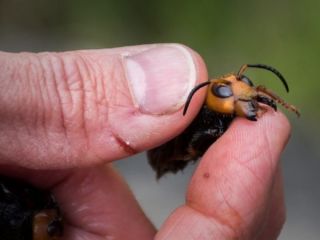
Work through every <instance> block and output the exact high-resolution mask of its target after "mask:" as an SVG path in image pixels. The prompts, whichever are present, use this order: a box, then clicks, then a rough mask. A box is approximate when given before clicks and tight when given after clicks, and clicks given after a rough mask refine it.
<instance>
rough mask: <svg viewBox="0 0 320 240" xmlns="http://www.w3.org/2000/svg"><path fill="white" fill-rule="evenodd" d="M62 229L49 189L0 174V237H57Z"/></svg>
mask: <svg viewBox="0 0 320 240" xmlns="http://www.w3.org/2000/svg"><path fill="white" fill-rule="evenodd" d="M62 232H63V223H62V217H61V214H60V210H59V207H58V205H57V202H56V201H55V199H54V197H53V196H52V195H51V194H50V193H49V192H46V191H43V190H39V189H36V188H34V187H32V186H30V185H27V184H25V183H22V182H18V181H16V180H12V179H8V178H4V177H0V239H1V240H59V239H60V237H61V236H62Z"/></svg>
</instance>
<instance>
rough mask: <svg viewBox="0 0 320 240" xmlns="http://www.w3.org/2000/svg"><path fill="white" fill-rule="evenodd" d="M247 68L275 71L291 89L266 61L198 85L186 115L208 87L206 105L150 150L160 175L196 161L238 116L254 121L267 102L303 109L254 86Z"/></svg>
mask: <svg viewBox="0 0 320 240" xmlns="http://www.w3.org/2000/svg"><path fill="white" fill-rule="evenodd" d="M247 68H262V69H265V70H268V71H271V72H273V73H274V74H275V75H277V76H278V78H279V79H280V80H281V81H282V83H283V84H284V86H285V89H286V90H287V92H288V91H289V87H288V84H287V82H286V80H285V79H284V77H283V76H282V75H281V73H280V72H279V71H278V70H276V69H275V68H273V67H270V66H267V65H264V64H245V65H243V66H242V67H241V68H240V70H239V72H238V73H237V74H228V75H225V76H222V77H220V78H217V79H211V80H209V81H207V82H203V83H201V84H199V85H198V86H196V87H195V88H194V89H193V90H192V91H191V92H190V94H189V96H188V99H187V102H186V104H185V108H184V110H183V115H185V114H186V112H187V110H188V107H189V104H190V101H191V99H192V97H193V95H194V94H195V93H196V91H197V90H199V89H200V88H202V87H204V86H208V89H207V95H206V100H205V104H204V105H203V107H202V108H201V110H200V112H199V113H198V115H197V116H196V118H195V119H194V121H193V122H192V123H191V124H190V126H189V127H187V129H186V130H185V131H184V132H183V133H182V134H180V135H179V136H178V137H176V138H174V139H172V140H171V141H169V142H167V143H165V144H163V145H161V146H159V147H157V148H154V149H152V150H150V151H148V158H149V163H150V165H151V166H152V168H153V169H154V170H155V171H156V174H157V178H160V177H161V176H162V175H164V174H165V173H167V172H173V173H176V172H177V171H179V170H182V169H184V168H185V167H186V165H187V164H188V163H189V162H190V161H196V160H197V159H198V158H199V157H201V156H202V155H203V153H204V152H205V151H206V150H207V149H208V147H209V146H210V145H211V144H212V143H213V142H215V141H216V140H217V139H218V138H219V137H220V136H221V135H222V134H223V133H224V132H225V131H226V130H227V128H228V127H229V125H230V123H231V121H232V120H233V119H234V118H235V117H237V116H238V117H244V118H247V119H248V120H250V121H257V118H258V117H259V116H261V115H262V114H263V112H265V111H267V107H266V105H268V106H270V107H272V108H273V109H274V110H275V111H276V110H277V103H278V104H280V105H282V106H284V107H285V108H287V109H289V110H291V111H293V112H295V113H296V114H297V115H298V116H299V115H300V113H299V111H298V110H297V109H296V108H295V107H294V106H293V105H290V104H287V103H286V102H285V101H284V100H282V99H281V98H280V97H278V96H277V95H276V94H274V93H273V92H272V91H270V90H268V89H267V88H265V87H263V86H254V85H253V83H252V82H251V80H250V79H249V78H248V77H246V76H245V75H243V73H244V71H245V70H246V69H247Z"/></svg>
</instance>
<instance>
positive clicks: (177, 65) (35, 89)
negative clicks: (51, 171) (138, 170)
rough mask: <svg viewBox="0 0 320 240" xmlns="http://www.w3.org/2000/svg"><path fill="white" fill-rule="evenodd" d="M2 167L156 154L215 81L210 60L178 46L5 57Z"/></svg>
mask: <svg viewBox="0 0 320 240" xmlns="http://www.w3.org/2000/svg"><path fill="white" fill-rule="evenodd" d="M0 71H1V76H0V84H1V86H2V87H1V89H0V116H1V118H0V132H1V134H0V162H1V163H3V164H9V165H19V166H23V167H28V168H65V167H74V166H86V165H91V164H94V163H99V162H105V161H110V160H114V159H118V158H122V157H125V156H128V155H130V154H133V153H135V152H139V151H143V150H145V149H149V148H152V147H154V146H156V145H158V144H160V143H162V142H164V141H166V140H167V139H168V138H170V137H173V136H175V135H177V134H178V133H179V132H180V131H182V130H183V128H185V127H186V125H187V124H188V123H189V122H190V121H191V118H192V117H193V116H194V115H195V114H196V112H197V110H196V109H197V108H199V106H200V105H201V102H202V97H203V92H202V95H201V94H198V95H197V96H195V98H194V100H193V103H192V106H191V108H190V112H191V113H192V114H188V116H187V117H182V114H181V111H180V109H181V107H182V106H183V104H184V102H185V100H186V97H187V95H188V93H189V92H190V90H191V89H192V88H193V86H194V85H195V84H196V83H197V82H201V81H204V80H206V79H207V73H206V68H205V65H204V63H203V61H202V59H201V58H200V57H199V55H198V54H196V53H195V52H194V51H192V50H191V49H189V48H187V47H185V46H182V45H178V44H154V45H142V46H134V47H125V48H116V49H104V50H85V51H72V52H63V53H39V54H34V53H19V54H11V53H4V52H2V53H0Z"/></svg>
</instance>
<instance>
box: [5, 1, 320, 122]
mask: <svg viewBox="0 0 320 240" xmlns="http://www.w3.org/2000/svg"><path fill="white" fill-rule="evenodd" d="M319 9H320V1H316V0H305V1H289V0H283V1H276V0H270V1H253V0H247V1H222V0H198V1H192V0H185V1H173V0H162V1H148V0H135V1H132V0H96V1H85V0H55V1H51V0H29V1H26V0H0V41H1V40H2V41H1V42H3V46H4V48H2V49H3V50H10V51H21V50H24V51H25V50H31V51H43V50H66V49H77V48H102V47H119V46H126V45H135V44H144V43H155V42H179V43H183V44H186V45H188V46H190V47H191V48H193V49H195V50H196V51H198V52H199V53H200V54H201V55H202V56H203V58H204V59H205V61H206V63H207V65H208V69H209V74H210V76H213V77H214V76H219V75H221V74H224V73H227V72H230V71H237V70H238V68H239V67H240V65H241V64H243V63H265V64H269V65H272V66H275V67H276V68H278V69H279V70H281V72H282V73H283V74H284V75H285V77H286V78H287V80H288V82H289V85H290V88H291V92H290V94H289V95H285V91H284V90H283V87H282V86H281V84H280V82H279V81H276V79H275V77H273V76H271V75H270V73H264V72H261V71H251V72H250V74H249V75H250V76H251V77H252V78H253V79H260V80H261V81H259V82H260V83H263V84H265V85H267V86H268V87H270V88H272V89H274V90H276V92H278V93H279V95H281V96H283V97H284V98H285V99H286V100H288V101H289V102H292V103H294V104H296V105H297V106H299V108H300V109H302V117H303V118H304V119H305V120H306V119H307V120H308V121H309V120H310V121H311V122H314V123H315V124H316V123H317V121H318V120H320V111H317V110H318V104H317V102H318V101H319V100H318V97H317V95H318V91H319V86H320V83H319V81H318V80H317V79H318V65H319V63H318V57H319V56H320V54H319V53H320V47H319V42H320V15H319ZM39 39H40V40H39ZM8 42H9V43H10V44H8ZM12 42H15V43H12ZM269 80H270V81H269ZM266 81H268V82H266ZM290 116H291V117H293V115H290Z"/></svg>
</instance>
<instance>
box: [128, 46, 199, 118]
mask: <svg viewBox="0 0 320 240" xmlns="http://www.w3.org/2000/svg"><path fill="white" fill-rule="evenodd" d="M124 64H125V68H126V74H127V79H128V82H129V87H130V91H131V94H132V96H133V99H134V101H135V104H136V105H137V107H139V108H140V110H141V111H142V112H145V113H150V114H165V113H169V112H175V111H177V110H178V109H179V108H180V107H181V106H182V105H183V104H184V103H185V101H186V98H187V96H188V94H189V92H190V91H191V89H192V88H193V86H194V85H195V83H196V78H197V76H196V66H195V63H194V60H193V57H192V55H191V52H190V50H188V49H187V48H185V47H183V46H181V45H178V44H167V45H159V46H156V47H153V48H151V49H149V50H145V51H143V52H139V53H137V54H134V55H130V56H126V57H125V59H124Z"/></svg>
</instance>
